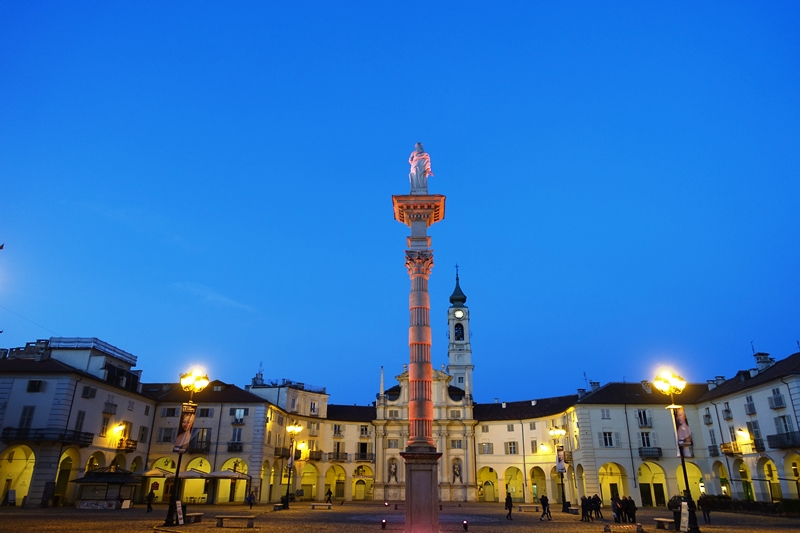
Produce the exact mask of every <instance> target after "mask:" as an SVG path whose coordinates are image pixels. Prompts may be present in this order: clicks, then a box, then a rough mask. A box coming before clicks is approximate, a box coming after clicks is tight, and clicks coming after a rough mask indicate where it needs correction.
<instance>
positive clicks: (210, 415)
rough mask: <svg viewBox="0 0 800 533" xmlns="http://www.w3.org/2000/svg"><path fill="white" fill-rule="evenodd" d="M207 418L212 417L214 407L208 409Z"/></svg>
mask: <svg viewBox="0 0 800 533" xmlns="http://www.w3.org/2000/svg"><path fill="white" fill-rule="evenodd" d="M208 418H214V408H213V407H212V408H211V409H209V410H208Z"/></svg>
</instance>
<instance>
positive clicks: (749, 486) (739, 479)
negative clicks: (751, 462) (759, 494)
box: [732, 459, 755, 501]
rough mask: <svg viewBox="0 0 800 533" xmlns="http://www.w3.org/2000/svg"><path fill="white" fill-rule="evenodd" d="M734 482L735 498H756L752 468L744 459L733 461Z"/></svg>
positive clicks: (751, 499) (752, 499)
mask: <svg viewBox="0 0 800 533" xmlns="http://www.w3.org/2000/svg"><path fill="white" fill-rule="evenodd" d="M733 471H734V479H733V481H734V483H733V494H732V496H733V497H734V498H737V499H739V500H748V501H754V500H755V491H753V482H752V477H753V476H752V475H751V473H750V468H749V467H748V466H747V463H745V462H744V461H743V460H742V459H736V460H735V461H734V462H733Z"/></svg>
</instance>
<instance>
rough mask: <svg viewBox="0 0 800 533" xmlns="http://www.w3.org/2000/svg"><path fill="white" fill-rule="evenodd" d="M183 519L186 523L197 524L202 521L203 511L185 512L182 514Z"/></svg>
mask: <svg viewBox="0 0 800 533" xmlns="http://www.w3.org/2000/svg"><path fill="white" fill-rule="evenodd" d="M183 520H184V521H185V522H186V523H187V524H199V523H200V522H202V521H203V513H186V514H185V515H183Z"/></svg>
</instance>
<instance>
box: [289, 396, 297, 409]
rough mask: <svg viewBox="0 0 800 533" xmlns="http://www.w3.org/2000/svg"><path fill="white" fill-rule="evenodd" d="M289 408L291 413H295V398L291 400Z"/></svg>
mask: <svg viewBox="0 0 800 533" xmlns="http://www.w3.org/2000/svg"><path fill="white" fill-rule="evenodd" d="M289 408H290V409H291V410H292V411H297V398H292V401H291V406H290V407H289Z"/></svg>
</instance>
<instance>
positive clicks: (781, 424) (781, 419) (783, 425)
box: [775, 415, 794, 433]
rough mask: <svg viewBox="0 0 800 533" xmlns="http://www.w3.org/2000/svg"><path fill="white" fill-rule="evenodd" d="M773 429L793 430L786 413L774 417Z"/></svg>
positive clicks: (782, 431) (779, 431) (780, 430)
mask: <svg viewBox="0 0 800 533" xmlns="http://www.w3.org/2000/svg"><path fill="white" fill-rule="evenodd" d="M775 429H777V430H778V433H791V432H792V431H794V428H793V426H792V419H791V418H789V417H788V416H786V415H783V416H776V417H775Z"/></svg>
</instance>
